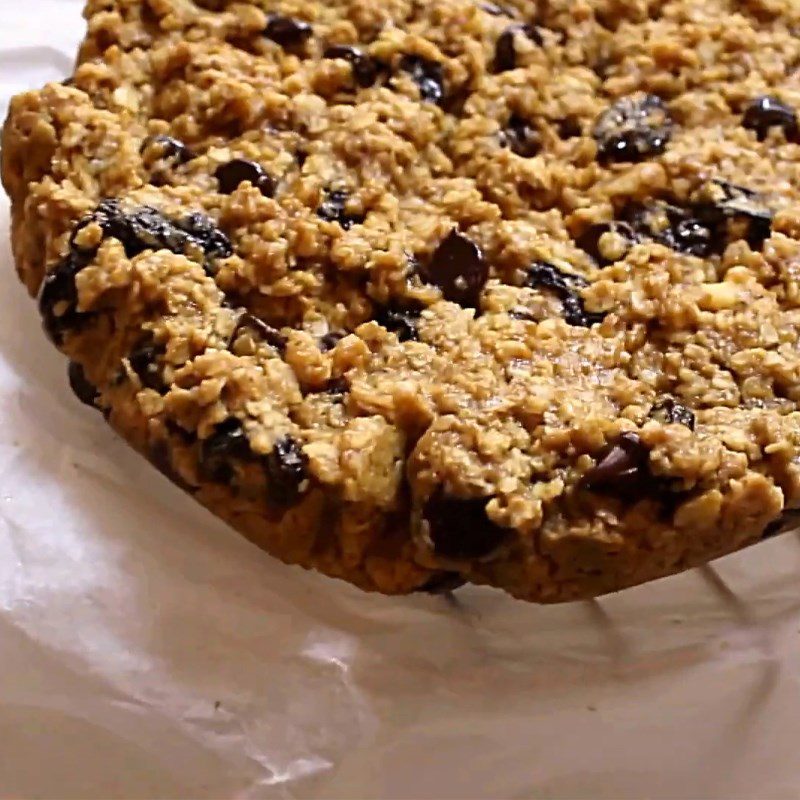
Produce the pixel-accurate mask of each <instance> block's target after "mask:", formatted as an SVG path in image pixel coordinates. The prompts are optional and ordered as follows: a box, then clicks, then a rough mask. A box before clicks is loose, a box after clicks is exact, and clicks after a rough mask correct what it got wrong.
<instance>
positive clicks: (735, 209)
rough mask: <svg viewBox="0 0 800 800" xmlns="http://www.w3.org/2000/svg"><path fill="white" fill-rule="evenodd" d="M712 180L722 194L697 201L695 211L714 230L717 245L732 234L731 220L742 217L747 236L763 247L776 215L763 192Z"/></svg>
mask: <svg viewBox="0 0 800 800" xmlns="http://www.w3.org/2000/svg"><path fill="white" fill-rule="evenodd" d="M712 183H713V184H714V185H715V186H716V187H717V189H718V191H720V192H721V195H722V196H721V197H720V198H719V199H717V200H715V201H713V202H702V203H698V204H696V206H695V213H696V214H697V216H698V217H700V218H701V219H702V220H703V221H704V222H705V224H707V225H709V226H710V227H711V228H712V229H713V230H714V233H715V237H716V239H717V242H718V249H719V250H720V251H721V250H722V249H723V248H724V246H725V244H726V243H727V241H728V239H729V238H730V234H731V230H730V228H731V225H730V222H731V221H733V222H734V223H738V222H741V221H743V222H744V223H745V224H746V230H745V231H744V236H745V240H746V241H747V243H748V245H749V246H750V247H751V248H752V249H753V250H760V249H761V248H762V247H763V245H764V242H765V241H766V240H767V239H769V237H770V236H771V235H772V219H773V213H772V211H771V210H770V209H769V208H768V207H767V206H766V204H765V202H764V199H763V198H762V196H761V195H760V194H759V193H758V192H755V191H753V190H752V189H748V188H746V187H744V186H738V185H737V184H735V183H730V182H729V181H723V180H714V181H712ZM739 233H741V231H739Z"/></svg>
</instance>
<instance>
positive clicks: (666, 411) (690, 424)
mask: <svg viewBox="0 0 800 800" xmlns="http://www.w3.org/2000/svg"><path fill="white" fill-rule="evenodd" d="M648 416H649V417H650V418H651V419H655V420H658V421H659V422H661V423H663V424H664V425H685V426H686V427H687V428H688V429H689V430H690V431H693V430H694V424H695V419H694V413H693V412H692V411H690V410H689V409H688V408H686V406H683V405H681V404H680V403H678V402H677V401H676V400H675V399H674V398H672V397H665V398H664V399H663V400H660V401H659V402H658V403H656V404H655V405H654V406H653V407H652V408H651V409H650V413H649V415H648Z"/></svg>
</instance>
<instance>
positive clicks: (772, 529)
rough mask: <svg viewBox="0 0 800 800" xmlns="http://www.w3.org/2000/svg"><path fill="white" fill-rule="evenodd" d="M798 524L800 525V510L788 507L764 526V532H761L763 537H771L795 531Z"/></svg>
mask: <svg viewBox="0 0 800 800" xmlns="http://www.w3.org/2000/svg"><path fill="white" fill-rule="evenodd" d="M798 525H800V511H798V510H797V509H787V510H785V511H784V512H783V514H781V515H780V516H779V517H778V518H777V519H774V520H772V522H770V523H769V524H768V525H767V527H766V528H764V533H762V534H761V538H762V539H769V538H771V537H773V536H777V535H778V534H780V533H786V532H787V531H793V530H794V529H795V528H797V526H798Z"/></svg>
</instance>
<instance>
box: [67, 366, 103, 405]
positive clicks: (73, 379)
mask: <svg viewBox="0 0 800 800" xmlns="http://www.w3.org/2000/svg"><path fill="white" fill-rule="evenodd" d="M67 377H68V378H69V386H70V389H72V391H73V393H74V394H75V397H77V398H78V400H80V401H81V403H83V404H84V405H87V406H91V407H92V408H94V409H95V410H97V406H96V405H95V401H96V400H97V398H98V397H100V393H99V392H98V391H97V387H96V386H95V385H94V384H93V383H90V382H89V379H88V378H87V377H86V373H85V372H84V370H83V367H82V366H81V365H80V364H78V363H77V362H76V361H70V362H69V368H68V370H67Z"/></svg>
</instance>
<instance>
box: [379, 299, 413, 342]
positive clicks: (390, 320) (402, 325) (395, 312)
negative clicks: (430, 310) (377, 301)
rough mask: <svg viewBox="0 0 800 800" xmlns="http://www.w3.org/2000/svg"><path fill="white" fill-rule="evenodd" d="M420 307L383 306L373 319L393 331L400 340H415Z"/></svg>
mask: <svg viewBox="0 0 800 800" xmlns="http://www.w3.org/2000/svg"><path fill="white" fill-rule="evenodd" d="M420 311H421V309H420V308H413V307H406V308H402V307H399V306H384V307H383V308H381V309H380V310H379V311H378V313H377V314H376V315H375V321H376V322H377V323H378V324H379V325H382V326H383V327H384V328H386V330H387V331H390V332H391V333H394V334H395V335H396V336H397V338H398V339H399V340H400V341H401V342H416V341H417V340H418V339H419V332H418V330H417V320H418V319H419V315H420Z"/></svg>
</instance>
